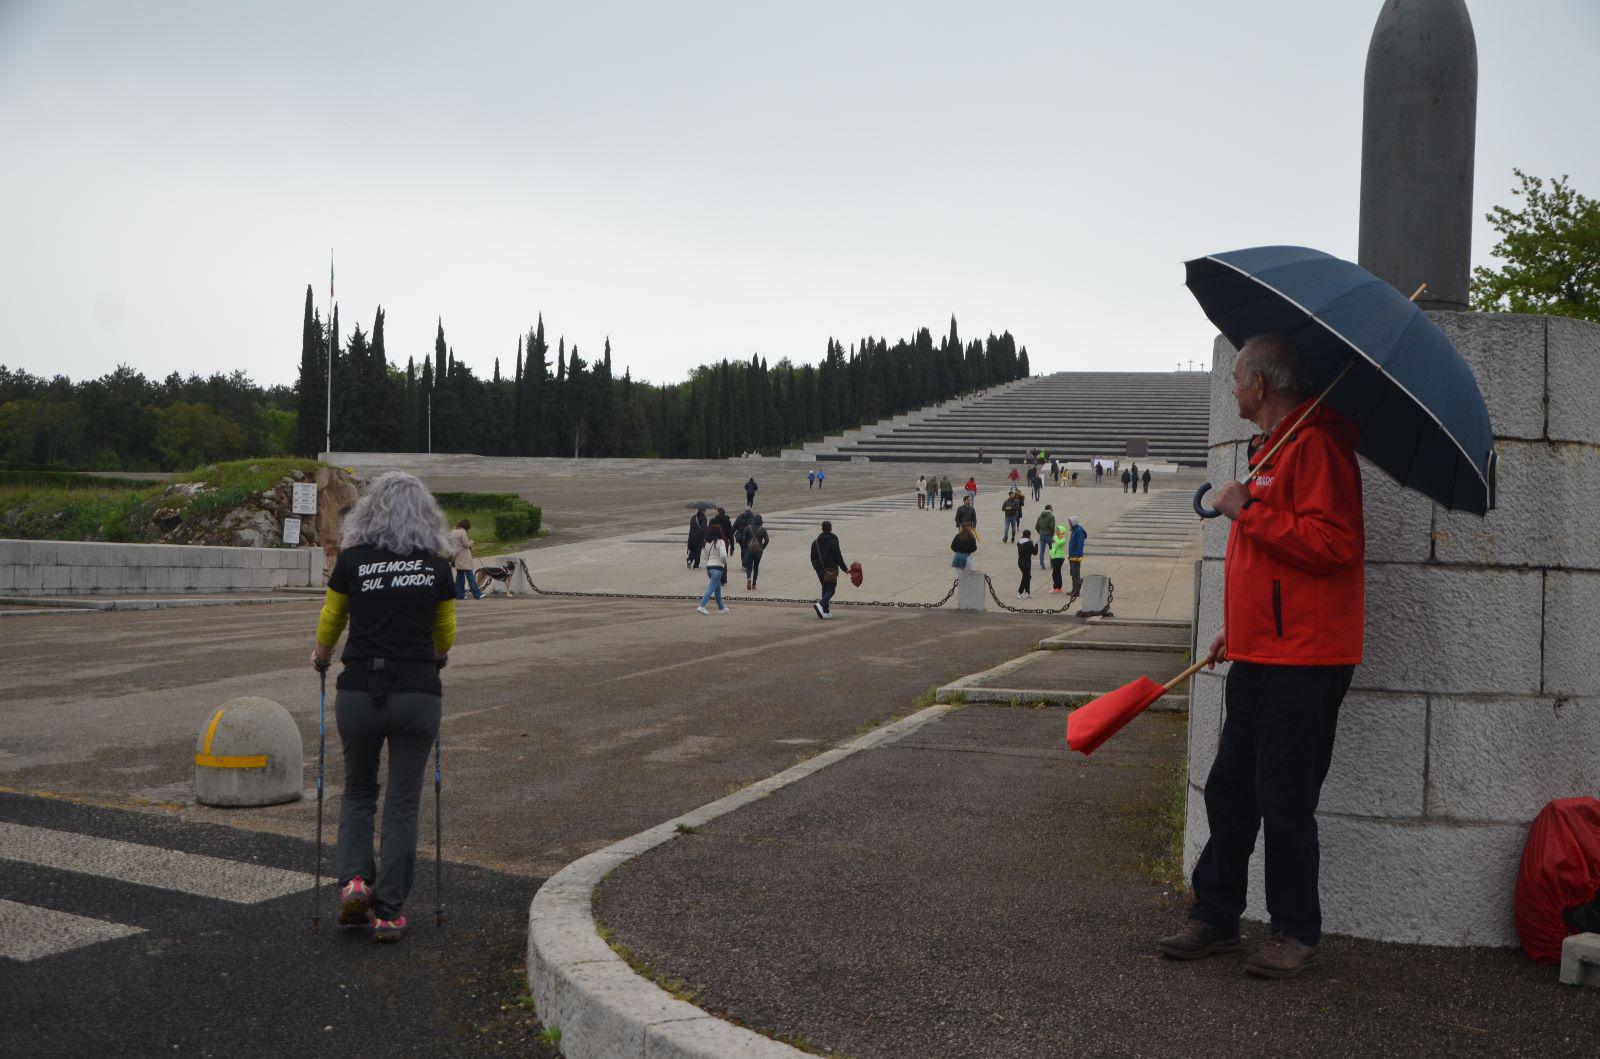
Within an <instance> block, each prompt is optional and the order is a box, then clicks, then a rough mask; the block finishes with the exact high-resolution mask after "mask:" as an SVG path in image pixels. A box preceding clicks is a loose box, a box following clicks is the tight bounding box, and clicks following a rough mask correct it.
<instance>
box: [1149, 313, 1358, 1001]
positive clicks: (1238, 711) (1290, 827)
mask: <svg viewBox="0 0 1600 1059" xmlns="http://www.w3.org/2000/svg"><path fill="white" fill-rule="evenodd" d="M1309 394H1310V388H1309V386H1308V385H1307V373H1306V371H1305V369H1304V366H1303V364H1302V361H1301V357H1300V354H1299V352H1298V351H1297V350H1296V348H1295V346H1294V345H1293V344H1292V343H1291V342H1290V340H1289V339H1287V338H1285V337H1284V336H1283V335H1280V334H1264V335H1258V336H1256V337H1254V338H1251V339H1249V340H1248V341H1246V342H1245V343H1244V345H1243V347H1242V348H1241V350H1240V353H1239V356H1238V359H1237V360H1236V361H1235V363H1234V367H1233V396H1234V398H1235V400H1237V402H1238V406H1239V415H1240V417H1241V418H1244V419H1247V420H1250V421H1251V422H1253V423H1255V424H1256V425H1257V426H1258V427H1260V428H1261V429H1262V431H1263V432H1264V433H1263V434H1262V435H1259V436H1258V437H1257V438H1256V439H1255V440H1254V441H1252V443H1251V448H1250V464H1251V468H1252V470H1253V471H1254V477H1253V478H1252V479H1251V481H1250V484H1248V485H1244V484H1241V483H1239V482H1229V483H1228V484H1227V485H1225V486H1223V487H1222V488H1221V489H1220V490H1219V491H1218V493H1217V494H1216V501H1215V506H1216V509H1217V510H1218V511H1219V512H1221V513H1222V514H1223V515H1225V516H1227V517H1228V518H1229V519H1230V520H1231V521H1232V523H1233V525H1232V527H1231V528H1230V530H1229V534H1228V547H1227V564H1226V573H1225V577H1224V588H1223V600H1224V604H1223V626H1222V629H1221V630H1220V631H1218V633H1217V635H1216V638H1215V639H1214V640H1212V642H1211V648H1210V653H1209V656H1208V657H1209V658H1210V659H1211V661H1212V663H1213V664H1215V662H1217V661H1221V660H1223V659H1227V660H1230V661H1231V662H1232V663H1233V668H1232V671H1231V672H1230V673H1229V674H1228V678H1227V685H1226V692H1225V696H1226V718H1225V720H1224V722H1223V726H1222V735H1221V739H1220V742H1219V745H1218V747H1217V756H1216V759H1215V761H1214V763H1213V764H1212V766H1211V773H1210V776H1209V777H1208V778H1207V780H1206V785H1205V805H1206V819H1207V821H1208V823H1209V824H1210V830H1211V836H1210V838H1209V839H1208V840H1207V842H1206V846H1205V849H1204V850H1203V851H1202V852H1201V854H1200V859H1199V860H1198V861H1197V862H1196V864H1195V869H1194V878H1193V885H1194V893H1195V903H1194V905H1193V907H1192V908H1190V910H1189V922H1188V924H1187V925H1186V926H1185V927H1184V929H1183V930H1181V931H1179V932H1178V933H1176V934H1171V935H1168V936H1166V937H1164V938H1162V939H1160V941H1159V942H1158V943H1157V947H1158V949H1159V950H1160V951H1161V952H1162V953H1164V954H1165V955H1167V956H1170V957H1175V958H1177V959H1185V960H1192V959H1198V958H1200V957H1204V956H1210V955H1212V954H1214V953H1219V952H1228V951H1232V950H1235V949H1237V948H1238V947H1239V917H1240V915H1241V914H1242V913H1243V912H1244V908H1245V889H1246V873H1247V870H1248V865H1249V861H1250V854H1251V851H1252V850H1253V849H1254V848H1255V841H1256V831H1257V829H1258V828H1262V827H1263V826H1264V829H1265V832H1266V859H1267V912H1268V914H1269V915H1270V917H1271V931H1272V933H1271V937H1270V939H1269V940H1268V941H1267V942H1266V943H1265V944H1263V945H1262V946H1261V947H1260V948H1259V949H1258V950H1257V951H1256V952H1255V953H1254V954H1252V955H1251V956H1250V958H1249V960H1248V961H1247V963H1246V965H1245V969H1246V971H1248V972H1249V973H1251V974H1253V975H1256V976H1258V977H1267V978H1288V977H1291V976H1293V975H1296V974H1299V973H1300V972H1301V971H1302V970H1303V969H1304V968H1305V966H1306V964H1307V963H1309V962H1310V961H1311V959H1312V957H1313V954H1314V953H1315V951H1316V946H1317V943H1318V941H1319V940H1320V938H1321V931H1322V909H1321V904H1320V901H1319V897H1318V892H1317V877H1318V864H1319V858H1320V850H1319V846H1318V840H1317V823H1316V809H1317V800H1318V798H1319V797H1320V795H1321V791H1322V782H1323V780H1324V779H1325V778H1326V777H1327V775H1328V766H1329V763H1330V761H1331V760H1332V757H1333V739H1334V732H1335V730H1336V728H1337V726H1338V720H1339V705H1340V703H1341V702H1342V701H1343V700H1344V695H1345V692H1346V690H1348V689H1349V687H1350V679H1351V675H1352V673H1353V672H1354V669H1355V666H1356V664H1357V663H1359V662H1360V661H1361V648H1362V633H1363V623H1364V613H1363V607H1364V598H1363V585H1364V577H1365V573H1364V566H1365V555H1366V535H1365V530H1364V526H1363V521H1362V507H1361V471H1360V468H1359V467H1358V465H1357V463H1356V457H1355V445H1356V437H1357V431H1356V428H1355V426H1354V425H1353V424H1352V423H1351V422H1350V421H1349V420H1347V419H1346V418H1345V417H1344V416H1342V415H1340V414H1339V413H1337V412H1335V411H1333V410H1332V409H1331V408H1329V407H1327V406H1325V405H1324V406H1321V407H1315V408H1312V407H1311V406H1312V404H1313V402H1312V400H1311V399H1308V396H1309ZM1308 408H1309V409H1310V414H1309V415H1306V414H1305V413H1306V411H1307V410H1308ZM1284 438H1287V440H1285V441H1283V444H1282V445H1281V447H1275V446H1277V443H1278V442H1279V441H1280V440H1281V439H1284Z"/></svg>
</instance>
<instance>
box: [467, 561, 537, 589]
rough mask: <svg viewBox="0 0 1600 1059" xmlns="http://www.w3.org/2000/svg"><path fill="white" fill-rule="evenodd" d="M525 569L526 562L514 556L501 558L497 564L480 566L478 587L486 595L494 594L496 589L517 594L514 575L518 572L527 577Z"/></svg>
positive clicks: (526, 568)
mask: <svg viewBox="0 0 1600 1059" xmlns="http://www.w3.org/2000/svg"><path fill="white" fill-rule="evenodd" d="M527 570H528V564H527V563H525V562H523V561H522V560H521V559H518V558H517V557H516V556H511V557H509V558H506V559H501V560H500V564H499V565H498V566H480V567H478V570H477V576H478V587H479V588H480V589H482V590H483V594H484V595H486V596H492V595H494V593H495V590H496V589H500V590H501V591H503V592H505V594H506V595H508V596H514V595H516V594H517V593H516V576H517V575H518V574H519V573H520V574H522V575H523V576H525V577H527V576H528V573H527ZM530 580H531V578H530Z"/></svg>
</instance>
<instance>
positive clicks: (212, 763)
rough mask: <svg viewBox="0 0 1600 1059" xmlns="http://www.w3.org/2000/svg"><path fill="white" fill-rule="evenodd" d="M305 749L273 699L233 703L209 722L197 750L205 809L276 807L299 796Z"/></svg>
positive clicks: (198, 792) (197, 788)
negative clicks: (209, 807) (247, 806)
mask: <svg viewBox="0 0 1600 1059" xmlns="http://www.w3.org/2000/svg"><path fill="white" fill-rule="evenodd" d="M304 770H305V750H304V747H303V746H302V744H301V741H300V729H299V727H298V726H297V725H296V724H295V723H294V718H293V717H290V716H289V711H288V710H286V709H284V708H283V707H282V706H279V705H278V704H277V703H276V702H273V701H272V700H271V699H263V698H259V697H256V696H253V695H252V696H245V697H242V698H237V699H229V700H228V701H227V702H224V703H223V704H222V705H221V706H220V707H219V708H218V709H217V710H216V711H214V712H213V713H212V714H211V715H210V716H209V717H207V718H206V721H205V723H204V724H202V725H201V726H200V736H199V738H198V739H196V740H195V746H194V795H195V800H196V801H198V802H199V803H200V804H201V805H226V806H238V805H277V804H279V803H280V802H292V801H294V800H296V799H297V798H299V797H300V796H301V793H302V790H303V788H304V785H305V776H304Z"/></svg>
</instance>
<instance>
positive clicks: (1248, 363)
mask: <svg viewBox="0 0 1600 1059" xmlns="http://www.w3.org/2000/svg"><path fill="white" fill-rule="evenodd" d="M1239 361H1240V363H1241V364H1243V368H1242V369H1241V371H1242V372H1243V374H1244V375H1245V377H1246V378H1248V377H1249V373H1250V372H1252V371H1258V372H1260V373H1261V377H1262V378H1263V379H1265V380H1266V382H1267V389H1269V390H1274V391H1276V392H1278V393H1281V394H1283V395H1285V396H1287V397H1297V398H1298V397H1304V396H1305V395H1306V392H1307V391H1308V390H1310V389H1311V384H1310V382H1308V381H1307V379H1306V371H1305V362H1304V361H1303V360H1302V359H1301V357H1300V351H1299V350H1298V349H1296V348H1295V347H1294V343H1293V342H1291V341H1289V339H1288V337H1287V336H1286V335H1280V334H1278V333H1277V332H1272V333H1270V334H1265V335H1256V336H1255V337H1254V338H1248V339H1246V340H1245V343H1244V347H1243V348H1242V349H1240V350H1239Z"/></svg>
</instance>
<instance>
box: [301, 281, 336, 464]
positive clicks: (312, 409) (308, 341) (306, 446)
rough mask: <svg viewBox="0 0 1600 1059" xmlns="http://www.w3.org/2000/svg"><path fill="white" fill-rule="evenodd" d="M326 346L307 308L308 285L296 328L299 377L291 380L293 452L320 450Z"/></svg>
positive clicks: (313, 313)
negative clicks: (293, 415)
mask: <svg viewBox="0 0 1600 1059" xmlns="http://www.w3.org/2000/svg"><path fill="white" fill-rule="evenodd" d="M327 355H328V347H327V343H326V342H325V341H324V335H323V333H322V320H321V318H320V317H318V316H317V312H316V309H315V307H314V306H313V305H312V304H311V284H309V283H308V284H306V310H305V319H304V320H303V321H302V323H301V325H300V374H299V377H298V378H297V379H296V380H295V384H294V388H295V411H296V415H297V419H296V421H295V452H296V453H297V454H299V455H301V456H315V455H316V454H317V453H318V452H319V451H320V450H321V449H322V407H323V401H324V398H325V394H326V390H327V383H328V376H327V374H326V359H327Z"/></svg>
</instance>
